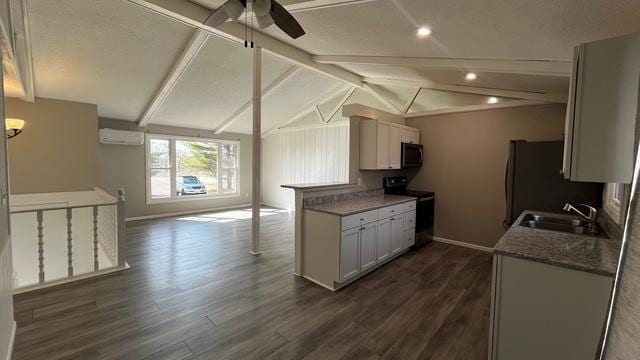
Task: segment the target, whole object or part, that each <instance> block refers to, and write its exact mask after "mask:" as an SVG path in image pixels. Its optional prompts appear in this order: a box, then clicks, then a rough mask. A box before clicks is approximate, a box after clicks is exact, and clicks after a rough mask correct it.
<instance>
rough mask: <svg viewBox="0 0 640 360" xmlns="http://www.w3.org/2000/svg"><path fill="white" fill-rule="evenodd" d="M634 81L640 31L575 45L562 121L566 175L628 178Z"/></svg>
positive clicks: (639, 72)
mask: <svg viewBox="0 0 640 360" xmlns="http://www.w3.org/2000/svg"><path fill="white" fill-rule="evenodd" d="M639 85H640V35H627V36H622V37H617V38H612V39H606V40H600V41H595V42H590V43H586V44H581V45H580V46H578V47H576V49H575V51H574V62H573V74H572V76H571V84H570V90H569V103H568V105H567V119H566V125H565V149H564V165H563V169H562V171H563V173H564V176H565V178H567V179H570V180H571V181H595V182H608V183H630V182H631V178H632V176H633V158H634V153H633V148H634V144H633V143H634V136H635V123H636V117H637V114H638V87H639Z"/></svg>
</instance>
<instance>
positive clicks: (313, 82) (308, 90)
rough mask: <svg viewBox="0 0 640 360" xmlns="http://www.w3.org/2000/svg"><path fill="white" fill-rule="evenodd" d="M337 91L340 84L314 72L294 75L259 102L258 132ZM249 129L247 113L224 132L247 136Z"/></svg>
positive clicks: (301, 72) (300, 72) (301, 71)
mask: <svg viewBox="0 0 640 360" xmlns="http://www.w3.org/2000/svg"><path fill="white" fill-rule="evenodd" d="M341 87H342V84H341V83H340V82H338V81H336V80H333V79H331V78H329V77H326V76H324V75H320V74H318V73H316V72H312V71H309V70H300V71H298V72H297V73H296V74H295V75H294V76H293V77H292V78H291V79H289V80H288V81H287V82H286V83H284V84H282V86H280V87H278V89H277V90H275V91H274V92H273V93H272V94H271V95H269V96H268V97H267V98H266V99H265V100H264V101H263V103H262V131H263V132H264V131H267V130H269V129H271V128H272V127H274V126H276V125H277V124H279V123H281V122H284V121H287V120H288V119H290V118H291V117H292V116H293V115H296V113H297V112H299V111H300V110H302V109H304V108H306V107H308V106H309V105H315V104H316V103H317V100H318V99H321V98H323V97H324V96H325V95H326V94H331V93H335V92H336V91H337V90H338V89H339V88H341ZM251 127H252V118H251V111H245V112H244V113H243V114H242V116H240V117H239V118H238V120H237V121H236V122H234V123H233V124H232V125H231V126H229V128H228V129H227V130H228V131H230V132H237V133H246V134H248V133H251Z"/></svg>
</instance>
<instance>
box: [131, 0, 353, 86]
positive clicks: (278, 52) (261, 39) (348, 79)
mask: <svg viewBox="0 0 640 360" xmlns="http://www.w3.org/2000/svg"><path fill="white" fill-rule="evenodd" d="M129 2H131V3H133V4H136V5H139V6H142V7H143V8H145V9H148V10H151V11H153V12H156V13H158V14H161V15H164V16H167V17H170V18H172V19H175V20H178V21H181V22H183V23H185V24H188V25H190V26H194V27H196V28H199V29H202V30H204V31H207V32H209V33H211V34H213V35H216V36H220V37H222V38H225V39H227V40H231V41H234V42H238V43H244V36H245V27H244V26H243V25H241V24H239V23H236V22H232V21H230V22H226V23H224V24H222V25H221V26H219V27H218V28H213V27H211V26H207V25H204V24H203V22H204V21H205V20H206V18H207V17H208V16H209V15H210V14H211V10H208V9H206V8H204V7H202V6H200V5H198V4H195V3H192V2H190V1H186V0H129ZM253 42H254V44H255V45H256V46H259V47H261V48H262V49H263V50H264V51H266V52H268V53H270V54H272V55H275V56H278V57H280V58H283V59H285V60H287V61H290V62H292V63H294V64H296V65H298V66H301V67H304V68H306V69H309V70H312V71H315V72H318V73H321V74H323V75H326V76H329V77H331V78H333V79H335V80H338V81H340V82H343V83H347V84H350V85H352V86H358V87H360V86H362V77H361V76H359V75H356V74H354V73H352V72H350V71H347V70H345V69H343V68H341V67H338V66H336V65H332V64H319V63H317V62H315V61H313V59H312V56H311V54H309V53H307V52H305V51H302V50H300V49H298V48H296V47H294V46H291V45H289V44H287V43H285V42H283V41H280V40H278V39H275V38H272V37H270V36H268V35H266V34H263V33H261V32H259V31H255V32H254V35H253Z"/></svg>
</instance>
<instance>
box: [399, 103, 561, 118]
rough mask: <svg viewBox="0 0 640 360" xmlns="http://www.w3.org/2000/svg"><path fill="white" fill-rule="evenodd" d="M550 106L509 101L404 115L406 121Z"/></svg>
mask: <svg viewBox="0 0 640 360" xmlns="http://www.w3.org/2000/svg"><path fill="white" fill-rule="evenodd" d="M544 104H551V103H550V102H548V101H537V100H510V101H504V102H499V103H497V104H482V105H467V106H458V107H453V108H448V109H440V110H431V111H421V112H415V113H410V114H406V115H404V117H405V118H407V119H412V118H419V117H425V116H433V115H443V114H455V113H465V112H471V111H484V110H496V109H506V108H514V107H522V106H534V105H544Z"/></svg>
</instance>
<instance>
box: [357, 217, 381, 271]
mask: <svg viewBox="0 0 640 360" xmlns="http://www.w3.org/2000/svg"><path fill="white" fill-rule="evenodd" d="M377 238H378V225H377V224H376V223H371V224H367V225H365V226H363V227H362V228H361V230H360V271H365V270H368V269H369V268H372V267H374V266H375V265H376V262H377V261H376V260H377V258H376V240H377Z"/></svg>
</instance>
